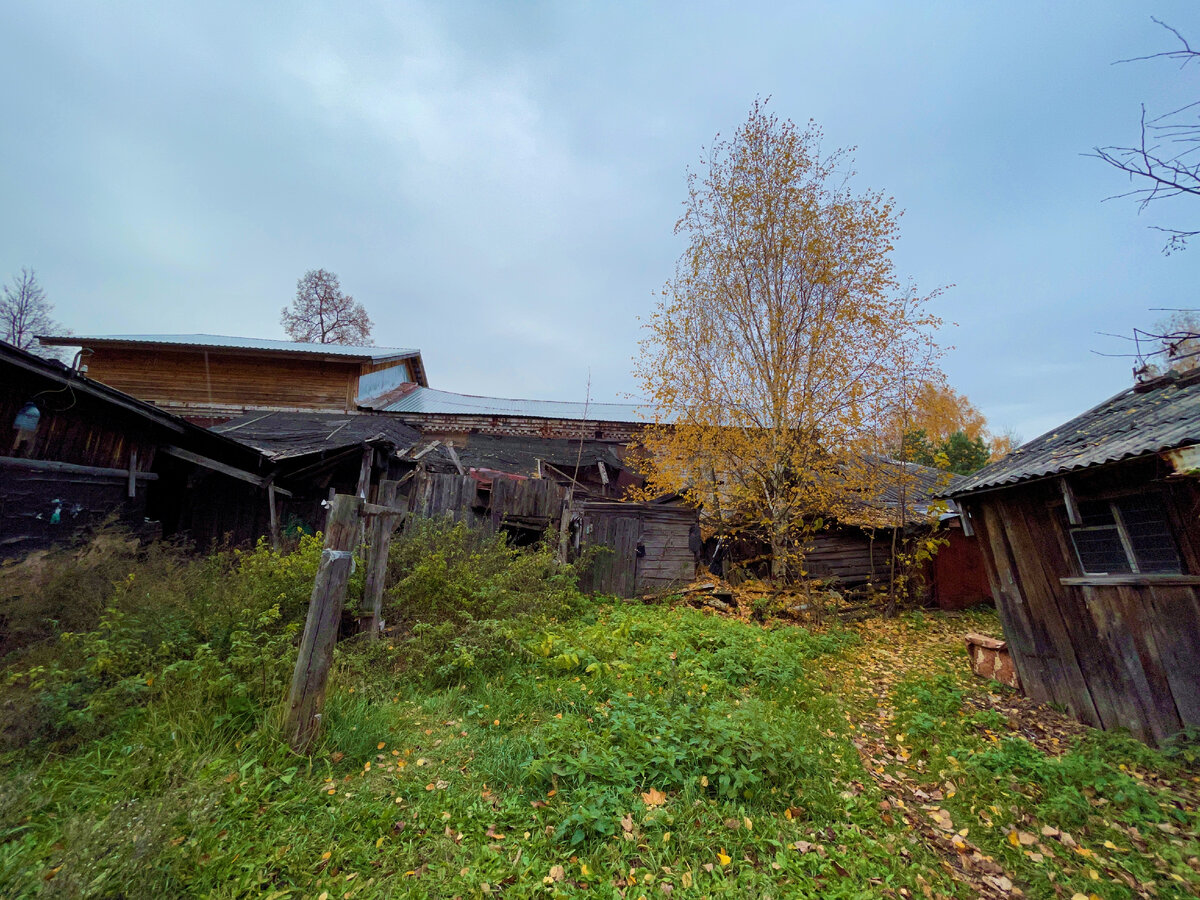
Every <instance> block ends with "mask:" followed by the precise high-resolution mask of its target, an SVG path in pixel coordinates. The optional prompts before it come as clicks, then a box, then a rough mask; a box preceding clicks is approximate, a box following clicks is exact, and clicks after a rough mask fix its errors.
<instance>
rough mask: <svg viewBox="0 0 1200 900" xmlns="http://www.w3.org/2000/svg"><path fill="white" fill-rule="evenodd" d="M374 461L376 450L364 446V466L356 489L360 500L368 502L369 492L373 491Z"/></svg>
mask: <svg viewBox="0 0 1200 900" xmlns="http://www.w3.org/2000/svg"><path fill="white" fill-rule="evenodd" d="M374 461H375V448H374V447H371V446H365V445H364V446H363V449H362V466H360V467H359V470H358V485H357V487H355V489H354V493H355V496H357V497H358V498H359V499H360V500H366V499H367V492H368V491H370V490H371V464H372V463H373V462H374Z"/></svg>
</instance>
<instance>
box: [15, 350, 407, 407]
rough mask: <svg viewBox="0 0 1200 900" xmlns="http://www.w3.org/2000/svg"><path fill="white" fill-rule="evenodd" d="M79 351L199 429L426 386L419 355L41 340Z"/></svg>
mask: <svg viewBox="0 0 1200 900" xmlns="http://www.w3.org/2000/svg"><path fill="white" fill-rule="evenodd" d="M38 339H39V340H40V341H41V342H42V343H43V344H45V345H48V346H57V347H82V348H83V357H82V365H86V366H87V374H88V376H89V377H90V378H92V379H94V380H96V381H101V382H103V383H104V384H107V385H109V386H111V387H114V388H116V389H117V390H120V391H124V392H125V393H127V394H131V395H133V396H134V397H137V398H138V399H140V400H145V401H147V402H149V403H153V404H154V405H155V406H158V407H160V408H161V409H165V410H168V411H169V412H173V413H175V414H177V415H180V416H183V417H185V418H187V419H188V420H190V421H194V422H198V423H199V424H203V425H213V424H217V423H220V422H224V421H227V420H229V419H232V418H235V417H237V416H240V415H242V414H243V413H245V412H247V411H250V410H306V409H324V410H332V411H341V412H353V411H354V410H355V409H357V406H358V400H359V398H360V397H362V398H367V397H375V396H378V395H380V394H384V393H386V392H388V391H390V390H394V389H396V388H399V387H400V386H402V385H409V386H410V387H416V386H418V385H425V384H427V382H426V380H425V367H424V364H423V363H422V361H421V352H420V351H419V350H413V349H404V348H389V347H350V346H345V345H342V344H303V343H297V342H294V341H276V340H265V339H259V338H244V337H231V336H225V335H214V334H125V335H83V336H80V335H51V336H45V337H42V336H39V338H38Z"/></svg>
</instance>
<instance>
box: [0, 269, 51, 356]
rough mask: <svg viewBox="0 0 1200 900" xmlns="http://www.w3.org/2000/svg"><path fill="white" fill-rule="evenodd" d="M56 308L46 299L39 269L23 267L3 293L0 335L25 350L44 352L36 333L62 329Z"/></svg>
mask: <svg viewBox="0 0 1200 900" xmlns="http://www.w3.org/2000/svg"><path fill="white" fill-rule="evenodd" d="M53 310H54V304H52V303H51V302H50V301H49V300H47V299H46V292H45V291H44V290H43V289H42V286H41V285H40V284H38V280H37V273H35V272H34V271H33V269H27V268H22V269H21V272H20V274H19V275H14V276H13V277H12V283H11V284H6V285H5V286H4V292H3V294H0V338H3V339H4V340H6V341H8V343H10V344H12V345H13V346H15V347H20V348H21V349H22V350H28V351H30V352H31V353H40V352H41V347H39V346H38V345H37V344H36V343H35V338H34V336H35V335H37V334H49V333H50V332H53V331H60V330H61V329H60V328H59V325H58V323H56V322H55V321H54V320H53V319H52V318H50V313H51V312H52V311H53ZM42 355H55V354H44V353H43V354H42Z"/></svg>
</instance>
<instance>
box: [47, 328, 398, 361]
mask: <svg viewBox="0 0 1200 900" xmlns="http://www.w3.org/2000/svg"><path fill="white" fill-rule="evenodd" d="M38 340H39V341H41V342H42V343H43V344H47V345H50V346H58V347H80V346H89V347H91V346H96V345H101V346H103V345H109V346H123V345H127V344H145V345H160V346H169V347H195V348H197V349H222V350H258V351H263V352H267V353H286V354H306V355H309V356H344V357H345V358H346V359H347V361H359V362H373V363H379V362H386V361H387V360H390V359H404V358H406V357H411V356H420V355H421V351H420V350H415V349H412V348H408V347H351V346H349V345H347V344H305V343H301V342H299V341H277V340H270V339H267V338H248V337H233V336H231V335H224V334H87V335H84V334H62V335H38Z"/></svg>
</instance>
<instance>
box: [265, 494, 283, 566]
mask: <svg viewBox="0 0 1200 900" xmlns="http://www.w3.org/2000/svg"><path fill="white" fill-rule="evenodd" d="M267 505H268V506H270V508H271V548H272V549H273V550H276V551H278V550H279V547H280V545H281V543H282V541H281V539H280V534H279V510H277V509H276V508H275V485H273V484H268V485H267Z"/></svg>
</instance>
